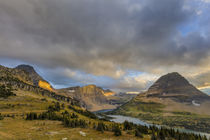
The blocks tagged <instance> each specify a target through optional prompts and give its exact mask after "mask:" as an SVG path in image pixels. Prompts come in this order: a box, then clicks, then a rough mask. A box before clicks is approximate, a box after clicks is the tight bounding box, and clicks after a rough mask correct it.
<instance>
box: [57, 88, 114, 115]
mask: <svg viewBox="0 0 210 140" xmlns="http://www.w3.org/2000/svg"><path fill="white" fill-rule="evenodd" d="M58 92H59V93H64V94H65V95H67V96H71V97H73V98H75V99H77V100H79V101H80V102H81V104H82V105H83V107H85V108H87V109H88V110H91V111H97V110H102V109H112V108H115V106H114V105H111V104H110V103H109V100H108V99H107V97H106V91H105V90H103V89H102V88H100V87H97V86H96V85H87V86H84V87H79V86H78V87H70V88H65V89H60V90H58ZM109 92H110V91H109Z"/></svg>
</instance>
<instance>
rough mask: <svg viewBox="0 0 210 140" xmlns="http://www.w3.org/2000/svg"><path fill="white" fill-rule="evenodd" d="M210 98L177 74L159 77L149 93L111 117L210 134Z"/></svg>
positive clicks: (114, 112)
mask: <svg viewBox="0 0 210 140" xmlns="http://www.w3.org/2000/svg"><path fill="white" fill-rule="evenodd" d="M209 106H210V97H209V96H208V95H207V94H205V93H203V92H201V91H199V90H198V89H197V88H196V87H194V86H193V85H192V84H190V83H189V82H188V81H187V80H186V79H185V78H184V77H183V76H181V75H180V74H179V73H177V72H173V73H169V74H166V75H164V76H162V77H160V78H159V79H158V80H157V81H156V82H155V83H154V84H153V85H152V86H151V87H150V88H149V89H148V90H147V91H146V92H144V93H140V94H139V95H137V96H136V97H134V98H133V99H132V100H130V101H129V102H127V103H125V104H123V105H122V106H120V107H118V108H117V109H115V110H114V111H112V112H111V113H112V114H120V115H125V116H132V117H137V118H140V119H142V120H145V121H148V122H150V123H156V124H162V125H168V126H171V127H175V126H176V127H184V128H188V129H192V128H193V129H194V130H199V131H204V130H208V131H209V132H210V127H209V126H210V119H209V118H210V110H209Z"/></svg>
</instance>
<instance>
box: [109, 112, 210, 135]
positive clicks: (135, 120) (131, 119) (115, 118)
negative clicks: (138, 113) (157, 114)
mask: <svg viewBox="0 0 210 140" xmlns="http://www.w3.org/2000/svg"><path fill="white" fill-rule="evenodd" d="M107 116H109V117H112V119H110V121H113V122H116V123H123V122H124V121H126V120H127V121H128V122H132V123H134V124H140V125H145V126H152V125H154V126H156V127H159V128H160V127H161V125H155V124H150V123H147V122H145V121H142V120H140V119H138V118H134V117H128V116H122V115H107ZM164 127H166V128H170V127H168V126H164ZM173 129H174V130H179V131H180V132H185V133H193V134H197V135H199V134H200V135H201V136H204V135H205V136H206V137H207V138H210V134H208V133H203V132H197V131H193V130H188V129H183V128H173Z"/></svg>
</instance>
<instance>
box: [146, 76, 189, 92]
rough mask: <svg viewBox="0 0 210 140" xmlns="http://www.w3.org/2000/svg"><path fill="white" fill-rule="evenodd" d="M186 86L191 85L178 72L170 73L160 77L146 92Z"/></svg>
mask: <svg viewBox="0 0 210 140" xmlns="http://www.w3.org/2000/svg"><path fill="white" fill-rule="evenodd" d="M186 86H191V84H190V83H189V82H188V81H187V80H186V79H185V78H184V77H183V76H182V75H180V74H179V73H178V72H172V73H168V74H166V75H164V76H162V77H160V78H159V79H158V80H157V81H156V82H155V83H154V84H153V85H152V86H151V87H150V88H149V90H148V91H154V90H166V89H175V88H180V87H186Z"/></svg>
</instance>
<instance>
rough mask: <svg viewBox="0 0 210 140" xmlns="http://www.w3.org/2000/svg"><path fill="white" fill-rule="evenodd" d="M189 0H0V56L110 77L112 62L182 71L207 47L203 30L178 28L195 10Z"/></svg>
mask: <svg viewBox="0 0 210 140" xmlns="http://www.w3.org/2000/svg"><path fill="white" fill-rule="evenodd" d="M188 3H189V1H188V0H184V1H183V0H173V1H169V0H158V1H157V0H114V1H113V0H18V1H13V0H6V1H5V0H0V46H1V47H0V56H1V57H9V58H13V59H19V60H23V61H26V62H29V63H33V64H36V65H40V66H45V67H47V68H55V67H64V68H69V69H71V70H73V71H76V70H78V71H81V72H84V73H90V74H93V75H100V76H110V77H112V78H114V79H117V78H119V77H118V75H117V71H118V70H119V69H121V70H122V71H126V70H129V69H133V70H138V71H146V72H149V73H156V74H163V73H165V72H168V71H170V70H173V71H181V72H183V71H184V70H183V69H181V68H182V67H185V68H186V67H188V68H191V67H193V68H194V67H198V66H203V65H205V64H206V63H207V60H208V57H209V47H210V42H209V35H206V34H207V33H208V32H207V33H205V35H203V34H202V33H201V32H199V31H195V32H192V33H189V34H186V35H185V36H183V35H181V33H180V32H182V29H181V30H180V27H182V26H184V27H185V26H187V25H188V24H189V22H192V20H193V18H195V17H196V10H197V9H195V8H194V7H191V8H186V7H188V6H189V5H188ZM205 20H207V19H205ZM202 24H205V23H202ZM203 27H205V28H209V27H208V26H203ZM168 67H171V69H170V70H168V69H166V68H168ZM56 79H57V78H56ZM78 81H79V80H78ZM118 82H119V81H118ZM119 83H121V82H119ZM121 85H123V84H121Z"/></svg>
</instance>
